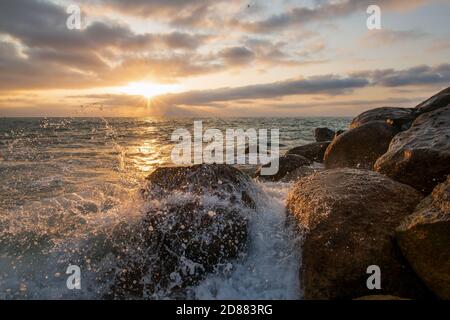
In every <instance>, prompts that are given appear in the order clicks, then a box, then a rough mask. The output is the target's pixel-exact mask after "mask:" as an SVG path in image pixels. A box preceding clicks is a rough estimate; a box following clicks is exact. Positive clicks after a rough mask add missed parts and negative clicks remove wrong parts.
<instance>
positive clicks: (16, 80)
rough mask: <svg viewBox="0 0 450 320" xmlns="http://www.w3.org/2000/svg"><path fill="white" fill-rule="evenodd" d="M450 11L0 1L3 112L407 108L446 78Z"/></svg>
mask: <svg viewBox="0 0 450 320" xmlns="http://www.w3.org/2000/svg"><path fill="white" fill-rule="evenodd" d="M73 4H76V5H78V6H79V8H80V9H81V29H80V30H77V29H74V30H70V29H68V28H67V26H66V21H67V19H68V17H69V14H68V13H67V8H68V6H70V5H73ZM371 4H376V5H378V6H379V7H380V8H381V29H379V30H368V28H367V25H366V20H367V18H368V14H367V13H366V9H367V7H368V6H369V5H371ZM449 17H450V1H449V0H436V1H420V0H378V1H372V0H371V1H365V0H334V1H327V0H310V1H292V0H279V1H262V0H261V1H260V0H249V1H234V0H225V1H222V0H214V1H202V0H147V1H145V0H128V1H120V0H94V1H64V0H2V1H0V117H5V116H19V117H21V116H219V117H225V116H352V115H355V114H358V113H360V112H362V111H364V110H367V109H370V108H374V107H378V106H400V107H413V106H415V105H416V104H417V103H419V102H420V101H422V100H424V99H425V98H427V97H429V96H430V95H432V94H434V93H435V92H437V91H438V90H440V89H442V88H444V87H447V86H449V84H450V19H449Z"/></svg>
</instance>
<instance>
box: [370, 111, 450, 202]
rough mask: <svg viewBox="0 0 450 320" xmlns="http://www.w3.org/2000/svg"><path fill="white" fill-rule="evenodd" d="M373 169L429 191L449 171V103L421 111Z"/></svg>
mask: <svg viewBox="0 0 450 320" xmlns="http://www.w3.org/2000/svg"><path fill="white" fill-rule="evenodd" d="M374 169H375V170H376V171H378V172H381V173H383V174H386V175H388V176H389V177H391V178H393V179H394V180H397V181H400V182H402V183H406V184H409V185H411V186H413V187H414V188H416V189H417V190H419V191H421V192H424V193H425V194H429V193H430V192H431V191H432V190H433V188H434V187H435V186H436V185H437V184H438V183H440V182H442V181H444V180H445V178H446V176H447V175H449V174H450V106H449V107H445V108H441V109H438V110H436V111H433V112H428V113H424V114H422V115H421V116H419V117H418V118H417V119H416V120H415V121H414V122H413V124H412V126H411V128H410V129H409V130H406V131H403V132H401V133H399V134H398V135H396V136H395V137H394V138H393V139H392V142H391V144H390V145H389V150H388V151H387V152H386V153H385V154H384V155H383V156H382V157H380V158H379V159H378V160H377V161H376V163H375V166H374Z"/></svg>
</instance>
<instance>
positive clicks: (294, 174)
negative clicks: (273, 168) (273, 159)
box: [280, 166, 323, 182]
mask: <svg viewBox="0 0 450 320" xmlns="http://www.w3.org/2000/svg"><path fill="white" fill-rule="evenodd" d="M322 170H323V168H322V167H317V166H314V167H311V166H308V167H300V168H297V169H295V170H294V171H291V172H289V173H287V174H286V175H285V176H284V177H283V178H282V179H281V180H280V181H281V182H292V181H297V180H298V179H301V178H304V177H307V176H309V175H311V174H313V173H316V172H319V171H322Z"/></svg>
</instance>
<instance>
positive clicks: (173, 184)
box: [142, 164, 254, 206]
mask: <svg viewBox="0 0 450 320" xmlns="http://www.w3.org/2000/svg"><path fill="white" fill-rule="evenodd" d="M147 180H148V181H149V182H150V183H149V184H148V185H147V188H145V189H143V190H142V193H143V196H144V197H146V198H152V197H153V198H154V197H161V196H167V195H171V194H172V193H173V192H174V191H178V192H184V193H192V194H195V195H203V194H205V193H208V194H211V195H215V196H217V197H219V198H221V199H228V200H229V199H231V200H233V201H234V200H236V198H237V200H238V201H240V200H242V201H243V202H244V203H245V204H246V205H249V206H254V202H253V199H252V198H251V197H250V195H249V191H250V190H252V188H253V182H252V181H251V179H250V177H249V176H248V175H246V174H244V173H243V172H241V171H240V170H239V169H236V168H234V167H232V166H229V165H222V164H197V165H193V166H176V167H159V168H157V169H156V170H155V171H153V172H152V173H151V174H150V175H149V176H148V177H147Z"/></svg>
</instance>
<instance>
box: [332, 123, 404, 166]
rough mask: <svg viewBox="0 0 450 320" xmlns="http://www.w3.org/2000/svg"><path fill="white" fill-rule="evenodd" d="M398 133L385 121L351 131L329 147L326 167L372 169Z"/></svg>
mask: <svg viewBox="0 0 450 320" xmlns="http://www.w3.org/2000/svg"><path fill="white" fill-rule="evenodd" d="M397 132H398V130H397V129H396V128H395V127H393V126H391V125H389V124H387V123H386V122H384V121H373V122H369V123H366V124H363V125H361V126H359V127H356V128H354V129H351V130H349V131H347V132H345V133H343V134H341V135H340V136H338V137H337V138H336V139H334V140H333V141H332V142H331V144H330V145H329V146H328V148H327V150H326V151H325V155H324V164H325V167H326V168H327V169H331V168H342V167H349V168H360V169H372V167H373V164H374V163H375V161H376V160H377V159H378V158H379V157H380V156H381V155H383V154H384V153H385V152H386V151H387V149H388V147H389V143H390V142H391V140H392V138H393V137H394V136H395V134H396V133H397Z"/></svg>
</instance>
